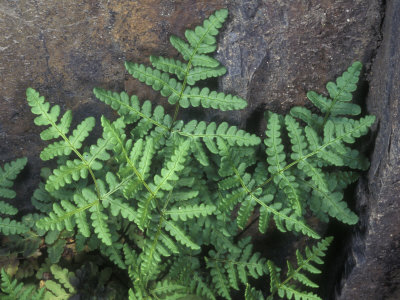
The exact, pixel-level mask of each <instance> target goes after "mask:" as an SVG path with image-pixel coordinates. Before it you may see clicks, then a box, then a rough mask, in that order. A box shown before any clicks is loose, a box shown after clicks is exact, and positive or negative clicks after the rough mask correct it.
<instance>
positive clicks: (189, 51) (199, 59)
mask: <svg viewBox="0 0 400 300" xmlns="http://www.w3.org/2000/svg"><path fill="white" fill-rule="evenodd" d="M169 41H170V42H171V45H172V46H174V48H175V49H176V50H178V52H179V53H180V54H181V55H182V57H183V58H184V59H185V60H187V61H189V60H190V62H191V64H192V65H193V66H198V67H209V68H216V67H218V66H219V65H220V63H219V61H218V60H216V59H214V58H212V57H211V56H208V55H205V54H198V53H196V50H195V49H193V48H192V47H191V46H190V45H189V44H188V43H186V42H185V41H184V40H182V39H181V38H179V37H177V36H175V35H171V37H170V38H169Z"/></svg>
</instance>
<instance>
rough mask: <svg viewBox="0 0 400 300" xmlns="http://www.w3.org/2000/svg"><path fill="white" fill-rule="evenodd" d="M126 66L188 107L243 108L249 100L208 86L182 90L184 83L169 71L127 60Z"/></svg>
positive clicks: (173, 100)
mask: <svg viewBox="0 0 400 300" xmlns="http://www.w3.org/2000/svg"><path fill="white" fill-rule="evenodd" d="M125 67H126V69H127V70H128V72H129V74H131V75H132V76H133V77H135V78H137V79H138V80H139V81H141V82H144V83H145V84H147V85H149V86H151V87H152V88H153V89H154V90H155V91H160V93H161V95H162V96H163V97H167V98H168V102H169V103H170V104H175V103H177V102H178V101H179V105H180V106H181V107H183V108H187V107H189V105H192V106H194V107H197V106H199V105H201V106H202V107H204V108H210V107H211V108H214V109H219V110H222V111H226V110H238V109H243V108H244V107H246V105H247V102H246V101H245V100H244V99H242V98H240V97H237V96H232V95H229V94H228V95H226V94H224V93H222V92H219V93H218V92H216V91H210V90H209V89H208V88H206V87H205V88H202V89H199V88H198V87H194V88H191V87H190V86H187V87H186V88H185V89H184V90H183V92H181V89H182V83H180V82H178V81H176V80H175V79H174V78H170V77H169V76H168V74H167V73H162V72H160V71H159V70H154V69H152V68H150V67H146V66H144V65H142V64H137V63H130V62H126V63H125Z"/></svg>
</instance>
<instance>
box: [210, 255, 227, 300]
mask: <svg viewBox="0 0 400 300" xmlns="http://www.w3.org/2000/svg"><path fill="white" fill-rule="evenodd" d="M206 263H207V268H210V269H211V270H210V275H211V277H212V281H213V283H214V284H215V287H216V289H217V291H218V294H219V295H221V296H222V297H224V298H225V299H229V300H230V299H232V298H231V296H230V294H229V282H228V280H227V278H226V277H225V276H224V273H223V269H222V267H221V266H220V265H219V264H218V262H216V261H212V260H209V259H207V260H206Z"/></svg>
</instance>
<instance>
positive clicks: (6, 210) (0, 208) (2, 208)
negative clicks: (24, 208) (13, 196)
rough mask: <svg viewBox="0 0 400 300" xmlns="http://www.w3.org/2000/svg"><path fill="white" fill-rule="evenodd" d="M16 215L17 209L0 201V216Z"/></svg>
mask: <svg viewBox="0 0 400 300" xmlns="http://www.w3.org/2000/svg"><path fill="white" fill-rule="evenodd" d="M17 213H18V209H16V208H15V207H14V206H12V205H10V204H8V203H7V202H4V201H0V214H4V215H9V216H14V215H16V214H17Z"/></svg>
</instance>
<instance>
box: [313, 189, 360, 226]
mask: <svg viewBox="0 0 400 300" xmlns="http://www.w3.org/2000/svg"><path fill="white" fill-rule="evenodd" d="M310 208H311V210H313V211H315V212H324V213H327V214H328V215H329V216H331V217H333V218H336V219H338V220H339V221H341V222H343V223H346V224H349V225H354V224H357V222H358V216H357V215H356V214H355V213H354V212H352V211H351V210H350V209H349V208H348V206H347V203H346V202H344V201H343V192H324V191H321V190H319V189H318V188H314V191H313V193H312V196H311V199H310Z"/></svg>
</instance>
